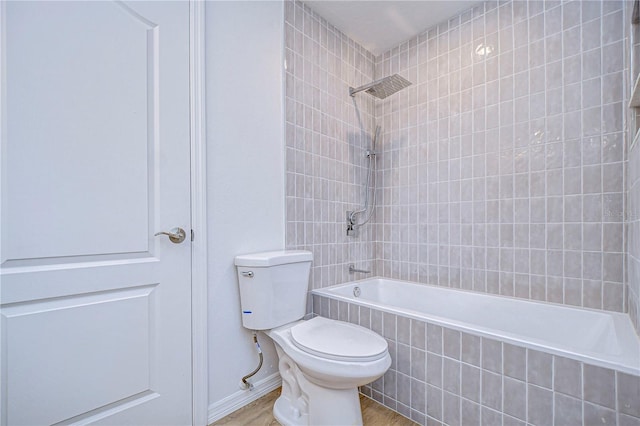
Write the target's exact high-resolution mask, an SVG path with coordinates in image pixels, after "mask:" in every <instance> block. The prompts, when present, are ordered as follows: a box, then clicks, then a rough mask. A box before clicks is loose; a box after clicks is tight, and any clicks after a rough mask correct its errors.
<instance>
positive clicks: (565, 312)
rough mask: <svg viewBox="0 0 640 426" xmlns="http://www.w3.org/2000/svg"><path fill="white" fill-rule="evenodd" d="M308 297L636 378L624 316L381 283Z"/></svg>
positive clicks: (634, 349)
mask: <svg viewBox="0 0 640 426" xmlns="http://www.w3.org/2000/svg"><path fill="white" fill-rule="evenodd" d="M356 287H358V288H359V289H360V295H359V297H355V296H354V289H355V288H356ZM312 293H313V294H317V295H321V296H324V297H328V298H332V299H337V300H341V301H344V302H348V303H355V304H358V305H361V306H368V307H371V308H375V309H378V310H381V311H385V312H390V313H393V314H396V315H402V316H406V317H409V318H414V319H418V320H422V321H425V322H430V323H434V324H437V325H441V326H445V327H449V328H454V329H457V330H460V331H465V332H468V333H471V334H476V335H480V336H486V337H492V338H497V339H499V340H502V341H505V342H508V343H512V344H515V345H519V346H524V347H528V348H531V349H536V350H541V351H544V352H549V353H552V354H555V355H560V356H565V357H568V358H573V359H577V360H579V361H583V362H587V363H590V364H594V365H598V366H601V367H606V368H612V369H615V370H618V371H622V372H625V373H629V374H633V375H640V339H639V338H638V335H637V334H636V333H635V331H634V329H633V325H632V324H631V321H630V319H629V317H628V315H626V314H622V313H616V312H608V311H596V310H591V309H583V308H572V307H567V306H562V305H554V304H549V303H540V302H534V301H528V300H522V299H516V298H512V297H503V296H493V295H487V294H483V293H475V292H468V291H462V290H455V289H449V288H443V287H436V286H431V285H425V284H415V283H411V282H407V281H397V280H389V279H384V278H371V279H366V280H361V281H353V282H349V283H345V284H339V285H336V286H332V287H327V288H323V289H318V290H313V292H312Z"/></svg>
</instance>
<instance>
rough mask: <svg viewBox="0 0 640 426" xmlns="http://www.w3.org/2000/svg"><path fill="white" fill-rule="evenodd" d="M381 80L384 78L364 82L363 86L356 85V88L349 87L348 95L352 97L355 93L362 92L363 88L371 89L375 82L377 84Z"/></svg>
mask: <svg viewBox="0 0 640 426" xmlns="http://www.w3.org/2000/svg"><path fill="white" fill-rule="evenodd" d="M383 80H384V78H381V79H380V80H376V81H374V82H372V83H369V84H365V85H364V86H360V87H356V88H353V87H349V96H351V97H354V96H355V95H356V93H358V92H362V91H363V90H367V89H371V88H372V87H373V86H375V85H376V84H379V83H380V82H382V81H383Z"/></svg>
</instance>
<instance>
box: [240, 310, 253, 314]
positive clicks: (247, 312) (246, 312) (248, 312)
mask: <svg viewBox="0 0 640 426" xmlns="http://www.w3.org/2000/svg"><path fill="white" fill-rule="evenodd" d="M242 313H243V314H251V313H253V312H251V311H242Z"/></svg>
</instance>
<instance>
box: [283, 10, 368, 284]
mask: <svg viewBox="0 0 640 426" xmlns="http://www.w3.org/2000/svg"><path fill="white" fill-rule="evenodd" d="M285 55H286V84H285V111H286V113H285V114H286V123H285V125H286V136H285V137H286V186H287V187H286V203H287V206H286V217H287V229H286V246H287V248H290V249H307V250H311V251H312V252H313V255H314V261H313V267H312V272H311V288H317V287H321V286H329V285H332V284H337V283H341V282H344V281H349V280H350V279H351V277H350V276H349V274H348V273H347V264H348V263H355V264H356V265H357V266H358V267H361V268H371V269H372V268H374V267H375V254H374V248H375V246H374V245H373V243H372V241H373V240H374V239H373V230H374V227H366V228H363V232H362V233H361V235H360V236H359V237H358V238H353V237H347V236H346V221H345V217H346V211H347V210H354V209H355V208H357V206H358V203H360V202H362V200H363V198H362V195H363V194H362V183H363V182H364V179H365V176H366V158H365V157H364V151H365V150H366V149H367V148H368V147H369V144H370V136H369V134H370V131H371V129H372V128H373V126H374V110H373V107H374V104H373V100H372V99H371V98H369V97H368V96H367V97H358V98H351V97H350V96H349V86H356V87H357V86H359V85H362V84H365V83H368V82H370V81H371V80H372V79H373V76H374V69H373V68H374V59H375V58H374V57H373V55H372V54H371V53H370V52H368V51H367V50H365V49H364V48H362V47H361V46H359V45H358V44H356V43H355V42H354V41H353V40H351V39H349V38H348V37H347V36H345V35H344V34H342V33H341V32H340V31H338V30H337V29H336V28H334V27H333V26H332V25H331V24H329V23H328V22H327V21H326V20H324V19H323V18H321V17H320V16H318V15H317V14H315V13H314V12H313V11H311V10H310V9H309V8H308V7H307V6H305V5H303V4H302V3H300V2H293V1H287V2H285Z"/></svg>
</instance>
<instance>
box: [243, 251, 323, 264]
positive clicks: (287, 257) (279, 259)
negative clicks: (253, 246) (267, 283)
mask: <svg viewBox="0 0 640 426" xmlns="http://www.w3.org/2000/svg"><path fill="white" fill-rule="evenodd" d="M312 260H313V254H312V253H311V252H310V251H306V250H277V251H265V252H261V253H252V254H243V255H240V256H236V259H235V264H236V266H254V267H260V266H262V267H265V266H276V265H283V264H286V263H298V262H311V261H312Z"/></svg>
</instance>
